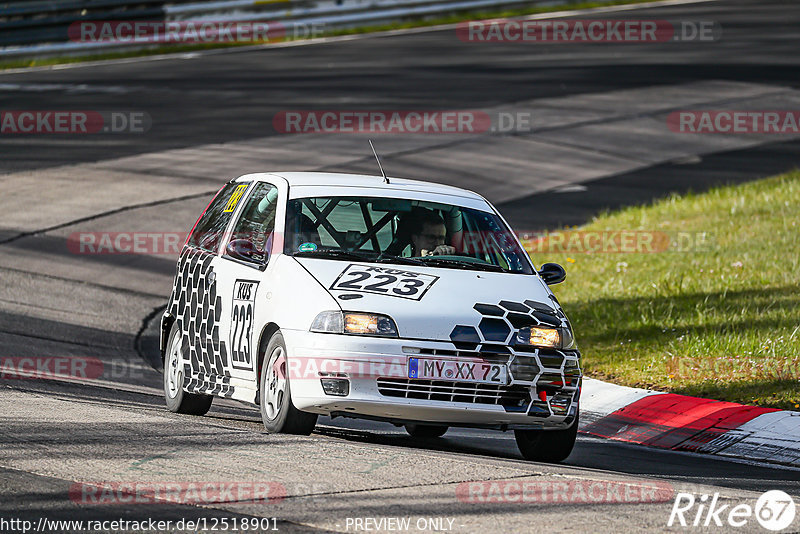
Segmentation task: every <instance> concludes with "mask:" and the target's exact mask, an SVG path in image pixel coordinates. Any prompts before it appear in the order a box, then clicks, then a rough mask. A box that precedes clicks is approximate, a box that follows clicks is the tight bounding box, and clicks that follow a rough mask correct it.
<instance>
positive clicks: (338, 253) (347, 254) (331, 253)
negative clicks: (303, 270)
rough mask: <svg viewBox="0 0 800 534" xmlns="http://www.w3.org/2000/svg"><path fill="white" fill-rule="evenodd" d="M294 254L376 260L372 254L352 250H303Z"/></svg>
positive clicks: (304, 256)
mask: <svg viewBox="0 0 800 534" xmlns="http://www.w3.org/2000/svg"><path fill="white" fill-rule="evenodd" d="M293 256H295V257H297V256H300V257H303V258H312V257H320V258H321V257H328V258H341V259H347V260H358V261H375V259H374V258H373V257H372V256H367V255H366V254H359V253H357V252H353V251H350V250H339V249H333V250H321V249H320V250H301V251H299V252H295V253H294V254H293Z"/></svg>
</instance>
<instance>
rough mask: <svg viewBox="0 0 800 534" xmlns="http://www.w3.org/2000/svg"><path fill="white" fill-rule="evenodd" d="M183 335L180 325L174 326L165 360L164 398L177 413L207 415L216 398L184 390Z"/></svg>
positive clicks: (170, 409) (172, 410)
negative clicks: (179, 329)
mask: <svg viewBox="0 0 800 534" xmlns="http://www.w3.org/2000/svg"><path fill="white" fill-rule="evenodd" d="M181 343H182V340H181V334H180V332H179V331H178V325H177V323H176V324H173V325H172V330H170V332H169V341H168V342H167V356H166V358H165V360H164V398H166V400H167V408H169V411H171V412H175V413H183V414H188V415H205V414H206V413H208V410H210V409H211V402H212V401H213V400H214V397H212V396H210V395H200V394H198V393H187V392H186V391H184V390H183V366H182V365H181V351H182V350H183V349H182V345H181Z"/></svg>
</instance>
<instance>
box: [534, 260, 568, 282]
mask: <svg viewBox="0 0 800 534" xmlns="http://www.w3.org/2000/svg"><path fill="white" fill-rule="evenodd" d="M539 276H541V277H542V280H544V283H545V284H547V285H548V286H551V285H553V284H560V283H561V282H563V281H564V279H565V278H566V277H567V271H565V270H564V268H563V267H562V266H560V265H559V264H557V263H545V264H544V265H542V268H541V269H539Z"/></svg>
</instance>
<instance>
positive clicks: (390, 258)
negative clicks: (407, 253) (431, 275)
mask: <svg viewBox="0 0 800 534" xmlns="http://www.w3.org/2000/svg"><path fill="white" fill-rule="evenodd" d="M375 261H376V262H378V263H402V264H405V265H425V262H422V261H420V260H419V259H416V258H406V257H403V256H395V255H393V254H386V253H385V252H382V253H381V254H380V256H378V257H377V258H376V259H375Z"/></svg>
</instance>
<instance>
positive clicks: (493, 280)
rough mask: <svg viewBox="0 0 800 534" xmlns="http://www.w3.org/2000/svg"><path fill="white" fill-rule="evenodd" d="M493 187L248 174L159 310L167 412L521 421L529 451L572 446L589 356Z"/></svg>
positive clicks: (307, 423)
mask: <svg viewBox="0 0 800 534" xmlns="http://www.w3.org/2000/svg"><path fill="white" fill-rule="evenodd" d="M565 276H566V274H565V272H564V269H563V268H561V267H560V266H559V265H557V264H552V263H551V264H545V265H543V266H542V268H541V269H539V270H538V272H537V270H536V269H535V268H534V266H533V265H532V263H531V260H530V257H529V256H528V254H527V253H526V252H525V251H524V250H523V248H522V247H521V245H520V242H519V241H518V239H517V238H516V236H515V235H514V233H513V232H512V231H511V229H510V228H509V226H508V224H507V223H506V222H505V220H504V219H503V218H502V217H501V216H500V214H499V213H498V212H497V210H495V208H494V207H493V206H492V205H491V204H490V203H489V202H488V201H487V200H485V199H484V198H483V197H481V196H480V195H478V194H476V193H473V192H470V191H466V190H463V189H459V188H455V187H449V186H444V185H438V184H433V183H428V182H422V181H415V180H406V179H398V178H383V177H376V176H361V175H347V174H330V173H295V172H291V173H289V172H286V173H283V172H281V173H261V174H248V175H245V176H242V177H240V178H237V179H235V180H232V181H231V182H229V183H227V184H226V185H224V186H223V187H222V188H221V189H220V190H219V192H218V193H217V194H216V196H215V197H214V198H213V199H212V201H211V203H210V204H209V205H208V207H207V208H206V210H205V211H204V212H203V213H202V215H201V216H200V218H199V219H198V220H197V223H196V224H195V226H194V228H193V229H192V230H191V232H190V234H189V236H188V238H187V241H186V244H185V246H184V247H183V250H182V251H181V255H180V258H179V260H178V265H177V272H176V276H175V281H174V288H173V291H172V295H171V297H170V299H169V303H168V305H167V308H166V311H165V312H164V315H163V317H162V320H161V354H162V358H163V361H164V392H165V396H166V403H167V406H168V408H169V409H170V410H172V411H173V412H178V413H185V414H195V415H203V414H205V413H206V412H207V411H208V410H209V408H210V406H211V402H212V399H213V398H214V397H215V396H219V397H225V398H231V399H235V400H238V401H243V402H245V403H250V404H254V405H257V406H260V409H261V415H262V419H263V421H264V425H265V427H266V429H267V431H268V432H272V433H293V434H306V435H307V434H310V433H311V432H312V430H313V429H314V426H315V424H316V422H317V417H318V416H319V415H325V416H330V417H339V416H342V417H352V418H365V419H373V420H379V421H387V422H390V423H393V424H395V425H398V426H401V425H402V426H404V427H405V428H406V430H407V431H408V433H409V434H411V435H412V436H415V437H428V438H432V437H438V436H441V435H443V434H444V433H445V432H446V431H447V429H448V427H451V426H458V427H475V428H488V429H497V430H503V431H505V430H514V432H515V437H516V441H517V444H518V446H519V449H520V451H521V453H522V455H523V457H525V458H526V459H529V460H538V461H550V462H558V461H561V460H563V459H565V458H566V457H567V456H568V455H569V454H570V452H571V450H572V448H573V445H574V443H575V438H576V432H577V428H578V413H579V408H578V404H579V396H580V389H581V370H580V353H579V351H578V350H577V347H576V345H575V340H574V337H573V332H572V328H571V326H570V323H569V321H568V319H567V317H566V315H565V314H564V312H563V311H562V309H561V306H560V305H559V303H558V300H557V299H556V297H555V296H554V295H553V293H552V292H551V291H550V289H549V287H548V284H555V283H558V282H561V281H562V280H564V278H565Z"/></svg>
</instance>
